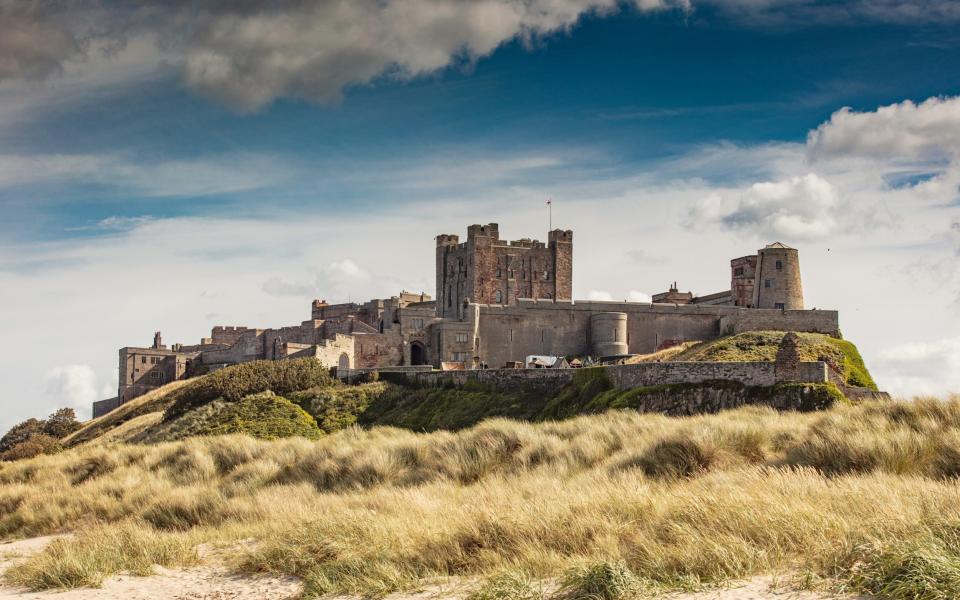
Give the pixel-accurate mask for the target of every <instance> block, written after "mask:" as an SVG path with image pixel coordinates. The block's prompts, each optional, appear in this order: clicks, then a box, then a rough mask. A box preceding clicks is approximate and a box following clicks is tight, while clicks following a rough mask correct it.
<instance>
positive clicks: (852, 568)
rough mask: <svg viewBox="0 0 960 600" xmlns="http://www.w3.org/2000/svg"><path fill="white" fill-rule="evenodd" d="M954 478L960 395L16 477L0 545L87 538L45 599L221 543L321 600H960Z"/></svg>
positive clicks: (958, 464)
mask: <svg viewBox="0 0 960 600" xmlns="http://www.w3.org/2000/svg"><path fill="white" fill-rule="evenodd" d="M958 473H960V398H952V399H949V400H944V401H937V400H920V401H917V402H909V403H908V402H896V403H887V404H866V405H862V406H840V407H837V408H835V409H832V410H830V411H826V412H823V413H814V414H798V413H778V412H775V411H773V410H769V409H764V408H756V407H753V408H744V409H740V410H736V411H729V412H725V413H721V414H718V415H706V416H698V417H690V418H667V417H663V416H659V415H641V414H637V413H633V412H629V411H624V412H610V413H606V414H603V415H596V416H584V417H577V418H574V419H569V420H566V421H560V422H546V423H540V424H530V423H519V422H514V421H507V420H490V421H486V422H484V423H481V424H480V425H478V426H475V427H472V428H469V429H464V430H462V431H459V432H455V433H452V432H435V433H429V434H417V433H413V432H410V431H406V430H401V429H392V428H373V429H370V430H360V429H356V428H350V429H346V430H343V431H340V432H337V433H334V434H331V435H327V436H324V437H322V438H321V439H319V440H317V441H309V440H306V439H303V438H289V439H284V440H277V441H258V440H255V439H253V438H250V437H246V436H235V435H234V436H220V437H216V436H214V437H203V438H190V439H186V440H183V441H179V442H169V443H162V444H157V445H153V446H146V445H125V444H109V443H108V444H98V445H84V446H80V447H77V448H74V449H72V450H69V451H67V452H64V453H62V454H59V455H54V456H42V457H38V458H36V459H32V460H27V461H20V462H16V463H8V464H5V465H3V466H2V467H0V536H2V537H5V538H14V537H22V536H31V535H40V534H48V533H57V532H75V533H76V537H75V538H73V539H72V540H71V541H70V542H69V543H66V542H64V543H55V544H54V545H52V546H50V547H49V548H48V549H47V550H46V551H44V552H41V553H40V554H38V555H36V556H35V557H33V558H31V559H30V560H28V561H27V562H25V563H22V564H21V565H20V566H18V567H16V568H13V569H11V570H9V571H8V572H7V573H6V575H5V577H6V578H7V580H8V581H9V582H11V583H15V584H17V585H24V586H27V587H30V588H33V589H45V588H68V587H76V586H86V585H97V584H98V583H99V582H100V581H101V580H102V579H103V578H104V577H107V576H109V575H111V574H113V573H116V572H119V571H130V572H133V573H147V572H149V571H150V569H151V568H152V565H153V564H162V565H168V566H172V565H189V564H192V563H193V562H195V561H196V560H197V555H196V546H197V545H198V544H200V543H215V544H217V545H218V546H220V547H225V548H227V549H230V548H233V550H232V555H230V561H231V564H232V565H233V566H234V567H235V568H236V569H237V570H238V571H243V572H267V573H280V574H290V575H294V576H297V577H299V578H301V579H302V580H303V581H304V582H305V586H306V590H307V592H306V593H307V595H308V596H320V595H323V594H329V593H355V594H361V595H364V594H365V595H374V596H375V595H379V594H384V593H387V592H390V591H393V590H402V589H415V588H418V587H421V586H423V585H424V584H425V582H435V581H438V580H443V579H444V578H454V580H456V581H461V582H467V585H470V586H472V588H471V591H470V594H472V597H473V598H475V599H476V600H485V599H487V598H490V599H494V598H500V597H503V598H507V597H513V598H530V599H538V598H541V597H543V598H551V599H555V598H570V599H574V598H588V597H589V598H616V599H619V598H628V597H633V596H636V595H641V596H642V595H644V594H647V593H653V592H654V591H657V592H661V591H664V590H670V589H698V588H703V587H710V586H715V585H723V584H724V583H725V582H728V581H730V580H732V579H737V578H743V577H749V576H752V575H760V574H784V575H789V576H796V575H797V574H800V575H802V576H803V577H804V580H805V581H807V582H819V583H818V585H822V586H826V587H829V588H832V589H837V590H844V591H851V592H858V593H869V594H874V595H875V596H877V597H879V598H892V599H903V600H906V599H920V600H924V599H930V600H934V599H941V598H943V599H945V598H957V597H960V485H958V483H957V479H955V477H956V475H957V474H958ZM250 539H253V540H256V543H255V544H252V545H250V544H247V543H244V544H240V543H239V542H240V541H243V540H250ZM121 547H123V548H130V549H133V551H132V552H121V551H119V549H120V548H121Z"/></svg>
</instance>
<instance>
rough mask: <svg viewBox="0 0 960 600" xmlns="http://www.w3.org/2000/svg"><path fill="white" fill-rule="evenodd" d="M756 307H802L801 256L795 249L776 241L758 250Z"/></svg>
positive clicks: (754, 291)
mask: <svg viewBox="0 0 960 600" xmlns="http://www.w3.org/2000/svg"><path fill="white" fill-rule="evenodd" d="M753 308H778V309H782V310H803V284H802V283H801V282H800V255H799V253H798V252H797V249H796V248H791V247H790V246H787V245H786V244H782V243H780V242H775V243H773V244H769V245H767V246H766V247H764V248H761V249H760V250H758V251H757V270H756V276H755V278H754V285H753Z"/></svg>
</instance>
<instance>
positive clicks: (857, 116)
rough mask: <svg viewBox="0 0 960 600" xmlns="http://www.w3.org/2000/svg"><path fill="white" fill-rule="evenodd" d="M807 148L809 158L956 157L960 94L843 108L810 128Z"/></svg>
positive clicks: (959, 141) (959, 147) (959, 150)
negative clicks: (916, 101) (866, 108)
mask: <svg viewBox="0 0 960 600" xmlns="http://www.w3.org/2000/svg"><path fill="white" fill-rule="evenodd" d="M807 147H808V150H809V155H810V157H811V158H812V159H813V160H820V159H831V158H836V157H841V158H851V157H866V158H873V159H883V160H890V161H894V160H896V161H901V160H904V159H916V160H927V161H929V160H944V159H955V158H956V157H957V156H958V153H960V97H954V98H929V99H927V100H925V101H923V102H921V103H920V104H914V103H913V102H912V101H910V100H904V101H903V102H900V103H897V104H890V105H888V106H881V107H879V108H877V110H875V111H867V112H855V111H852V110H851V109H849V108H842V109H840V110H838V111H836V112H835V113H833V114H832V115H831V116H830V119H829V120H828V121H827V122H825V123H823V124H822V125H820V126H819V127H817V128H816V129H814V130H813V131H811V132H810V134H809V135H808V137H807Z"/></svg>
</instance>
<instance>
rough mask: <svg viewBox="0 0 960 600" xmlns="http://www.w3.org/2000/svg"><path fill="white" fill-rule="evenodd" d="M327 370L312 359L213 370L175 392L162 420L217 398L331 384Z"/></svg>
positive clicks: (232, 397) (264, 362)
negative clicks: (173, 398)
mask: <svg viewBox="0 0 960 600" xmlns="http://www.w3.org/2000/svg"><path fill="white" fill-rule="evenodd" d="M332 384H333V380H332V378H331V377H330V371H329V370H328V369H327V368H326V367H324V366H323V365H322V364H320V362H318V361H317V360H315V359H312V358H299V359H294V360H255V361H252V362H247V363H242V364H239V365H234V366H231V367H225V368H223V369H220V370H217V371H214V372H213V373H210V374H209V375H205V376H203V377H201V378H199V379H196V380H194V381H192V382H190V383H189V384H188V385H186V386H184V387H183V388H181V389H179V390H177V391H176V392H174V393H175V395H176V399H175V400H174V402H173V404H172V405H171V406H170V408H168V409H167V410H166V413H165V414H164V421H172V420H173V419H176V418H177V417H179V416H181V415H183V414H185V413H186V412H187V411H189V410H191V409H194V408H196V407H198V406H201V405H203V404H206V403H207V402H210V401H212V400H216V399H217V398H223V399H224V400H226V401H228V402H236V401H238V400H240V399H241V398H244V397H246V396H249V395H251V394H257V393H260V392H266V391H271V392H274V393H276V394H279V395H281V396H282V395H285V394H289V393H291V392H296V391H300V390H306V389H309V388H312V387H317V386H321V385H332Z"/></svg>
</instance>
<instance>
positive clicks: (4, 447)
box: [0, 408, 80, 460]
mask: <svg viewBox="0 0 960 600" xmlns="http://www.w3.org/2000/svg"><path fill="white" fill-rule="evenodd" d="M79 428H80V423H78V422H77V415H76V413H74V412H73V409H72V408H61V409H60V410H58V411H56V412H54V413H53V414H52V415H50V416H49V417H47V418H46V419H44V420H40V419H27V420H26V421H23V422H22V423H18V424H16V425H14V426H13V427H11V428H10V431H8V432H7V433H6V434H5V435H4V436H3V437H2V438H0V460H20V459H23V458H33V457H34V456H39V455H40V454H53V453H54V452H59V451H60V450H61V449H62V446H61V444H60V441H59V440H61V439H63V438H64V437H66V436H68V435H70V434H71V433H73V432H74V431H76V430H77V429H79Z"/></svg>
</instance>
